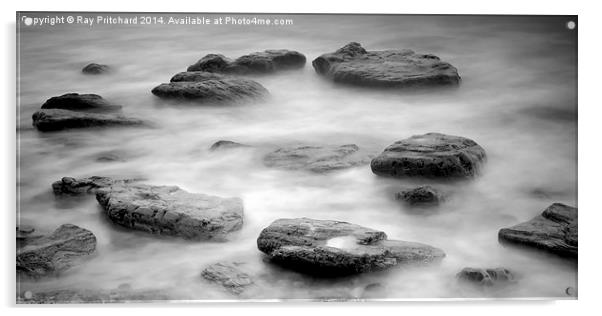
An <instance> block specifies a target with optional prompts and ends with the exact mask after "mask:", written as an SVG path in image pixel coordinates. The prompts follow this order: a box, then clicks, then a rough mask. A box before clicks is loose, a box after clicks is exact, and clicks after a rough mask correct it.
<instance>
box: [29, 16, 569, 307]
mask: <svg viewBox="0 0 602 316" xmlns="http://www.w3.org/2000/svg"><path fill="white" fill-rule="evenodd" d="M122 16H124V15H123V14H122ZM205 16H208V15H205ZM284 17H287V18H292V19H293V20H294V25H292V26H281V27H265V26H263V27H262V26H224V25H222V26H173V25H171V26H165V25H164V26H141V25H130V26H106V25H105V26H98V25H97V26H94V27H85V26H75V25H56V26H48V27H21V28H20V30H19V34H18V39H19V44H20V46H19V51H18V57H19V66H18V69H19V73H18V88H19V95H18V101H19V110H18V113H19V117H18V122H17V125H18V138H19V139H18V141H19V142H18V146H19V148H18V150H19V158H18V162H19V165H18V175H19V178H18V179H17V186H18V190H19V212H20V213H19V219H20V221H21V223H24V224H30V225H33V226H35V227H36V228H37V230H38V231H39V232H50V231H52V230H54V229H55V228H56V227H58V226H59V225H60V224H63V223H72V224H76V225H79V226H82V227H84V228H87V229H90V230H91V231H92V232H94V234H95V235H96V236H97V239H98V248H97V254H96V255H95V257H94V258H93V259H92V260H90V261H88V262H87V263H85V264H83V265H81V266H79V267H77V268H74V269H72V270H69V271H68V272H67V273H66V274H64V275H63V276H62V277H61V278H58V279H48V280H44V281H40V282H35V283H34V282H23V283H22V284H21V289H45V288H48V289H50V288H69V287H72V288H115V287H117V286H118V285H119V284H122V283H129V284H131V286H132V287H133V288H140V289H142V288H153V289H154V288H159V289H167V291H169V292H170V293H172V294H173V295H174V296H175V297H178V298H184V299H231V298H232V296H230V295H229V294H227V293H226V292H224V291H223V290H222V289H220V288H219V287H217V286H213V285H210V284H208V283H207V282H206V281H204V280H203V279H202V278H201V277H200V273H201V271H202V269H203V268H204V267H205V266H207V265H208V264H211V263H214V262H217V261H223V260H236V261H243V262H246V265H245V267H246V269H248V270H251V271H253V272H254V273H255V274H257V275H258V279H260V280H263V281H262V282H264V286H263V287H262V288H261V290H259V291H258V292H256V293H254V294H253V295H252V297H254V298H276V299H292V298H309V299H323V298H350V297H351V298H352V297H360V296H361V295H362V294H361V293H362V291H363V290H362V289H363V288H364V287H365V286H366V285H369V284H373V283H380V284H381V285H382V288H383V289H384V290H382V291H381V292H379V294H378V295H377V296H378V297H379V298H450V297H567V295H566V294H565V290H566V289H567V287H573V288H576V287H577V285H576V276H577V265H576V262H574V261H567V260H564V259H560V258H557V257H555V256H553V255H548V254H544V253H540V252H536V251H530V250H528V249H520V248H515V247H504V246H502V245H500V244H499V243H498V240H497V232H498V230H499V229H500V228H502V227H507V226H511V225H514V224H516V223H519V222H522V221H525V220H528V219H530V218H532V217H534V216H535V215H537V214H539V213H541V212H542V210H543V209H544V208H545V207H547V206H548V205H549V204H551V203H553V202H563V203H567V204H569V205H574V206H576V204H577V173H576V172H577V151H576V149H577V139H576V136H577V103H576V93H577V90H576V84H577V82H576V72H577V68H576V63H577V55H576V45H577V36H576V31H575V30H572V31H571V30H568V29H567V28H566V22H567V21H568V20H567V18H564V17H518V16H514V17H513V16H510V17H507V16H482V17H480V16H370V15H358V16H346V15H331V16H329V15H321V16H312V15H290V16H284ZM350 41H357V42H360V43H361V44H362V45H363V46H364V47H365V48H367V49H368V50H380V49H397V48H410V49H413V50H415V51H417V52H422V53H432V54H435V55H437V56H440V57H441V58H442V59H443V60H445V61H447V62H450V63H451V64H453V65H454V66H456V67H457V68H458V70H459V73H460V76H461V77H462V83H461V85H460V87H459V88H458V89H451V90H425V91H418V92H409V91H405V92H395V91H386V90H385V91H383V90H377V91H374V90H370V89H360V88H354V87H349V86H340V85H336V84H333V83H331V82H328V81H326V80H324V79H323V78H321V77H319V76H318V75H317V74H316V73H315V72H314V71H313V69H312V67H311V61H312V60H313V59H314V58H316V57H317V56H319V55H320V54H322V53H326V52H331V51H334V50H336V49H337V48H339V47H341V46H343V45H344V44H346V43H348V42H350ZM271 48H276V49H278V48H286V49H292V50H298V51H300V52H302V53H304V54H305V55H306V57H307V59H308V63H307V65H306V66H305V68H303V69H301V70H294V71H288V72H281V73H277V74H273V75H266V76H251V78H252V79H254V80H257V81H258V82H260V83H261V84H262V85H264V86H265V87H266V88H267V89H268V90H269V91H270V92H271V98H270V99H269V100H267V101H265V102H260V103H255V104H240V105H231V106H211V105H203V106H195V105H190V104H181V105H178V104H173V103H167V102H164V101H162V100H160V99H158V98H156V97H155V96H153V95H152V94H151V93H150V90H151V89H152V88H153V87H154V86H156V85H158V84H160V83H162V82H168V81H169V79H170V78H171V76H172V75H173V74H175V73H177V72H180V71H184V70H185V69H186V67H187V66H188V65H190V64H192V63H194V62H195V61H197V60H198V59H200V58H201V57H203V56H204V55H205V54H208V53H222V54H224V55H226V56H230V57H237V56H240V55H243V54H246V53H250V52H254V51H260V50H264V49H271ZM90 62H98V63H105V64H109V65H110V66H111V67H112V68H113V69H114V72H112V73H110V74H107V75H101V76H85V75H83V74H82V73H81V68H82V67H83V66H85V65H86V64H88V63H90ZM68 92H78V93H96V94H100V95H101V96H103V97H104V98H106V99H108V100H110V101H112V102H114V103H116V104H122V105H123V106H124V112H125V113H126V114H128V115H131V116H136V117H140V118H143V119H147V120H149V121H152V122H153V123H154V124H155V127H154V128H119V129H110V128H107V129H90V130H86V129H81V130H69V131H63V132H56V133H40V132H38V131H36V130H34V129H33V128H32V126H31V114H32V113H33V112H34V111H36V110H37V109H39V107H40V106H41V104H42V103H43V102H44V101H45V100H46V99H48V98H50V97H52V96H56V95H61V94H64V93H68ZM426 132H441V133H446V134H452V135H460V136H465V137H468V138H471V139H474V140H475V141H476V142H478V143H479V144H480V145H481V146H482V147H484V148H485V150H486V151H487V154H488V161H487V163H486V165H485V168H484V170H483V173H482V175H481V176H479V177H477V178H476V179H474V180H471V181H466V182H460V183H449V182H448V183H436V182H435V183H431V184H433V185H436V186H437V187H440V188H441V189H443V190H446V191H449V192H450V193H451V198H450V199H449V200H448V201H447V202H445V203H444V204H442V205H441V206H440V207H439V208H436V209H434V210H427V211H425V210H416V209H411V208H409V207H406V206H404V205H401V204H399V202H398V201H395V200H394V193H395V192H397V191H399V190H400V189H402V188H404V187H408V186H412V185H417V184H423V183H426V182H424V181H418V180H394V179H386V178H381V177H377V176H375V175H374V174H372V172H371V171H370V167H369V166H367V165H366V166H363V167H357V168H352V169H348V170H344V171H337V172H333V173H329V174H326V175H319V174H312V173H306V172H295V171H286V170H273V169H268V168H266V167H264V166H263V164H262V162H261V157H262V154H263V153H265V152H266V151H267V150H269V149H270V148H273V147H276V146H279V145H285V144H299V143H303V144H348V143H354V144H357V145H358V146H360V147H361V148H363V149H366V150H368V151H371V152H374V153H378V152H380V151H382V149H383V148H385V147H386V146H388V145H389V144H391V143H393V142H394V141H396V140H399V139H403V138H406V137H409V136H411V135H414V134H422V133H426ZM220 139H227V140H233V141H237V142H242V143H245V144H250V145H256V146H258V147H259V148H258V149H236V150H231V151H222V152H209V151H208V148H209V146H210V145H211V144H212V143H214V142H215V141H217V140H220ZM107 151H117V152H120V153H121V154H123V155H125V157H126V161H117V162H98V161H96V157H97V156H98V154H99V153H102V152H107ZM92 175H100V176H114V177H118V178H128V177H142V178H146V179H148V180H147V182H148V183H152V184H157V185H178V186H180V187H182V188H184V189H186V190H188V191H191V192H200V193H206V194H214V195H219V196H238V197H241V198H242V199H243V200H244V205H245V224H244V227H243V229H242V230H241V231H240V232H237V233H235V234H233V235H232V237H231V240H230V241H229V242H227V243H211V242H186V241H180V240H178V239H174V238H159V237H157V236H151V235H147V234H144V233H140V232H132V231H128V230H126V229H123V228H120V227H117V226H115V225H113V224H111V223H110V222H109V221H108V220H107V219H106V218H105V216H104V214H103V212H102V210H101V209H100V207H99V206H98V204H97V202H96V201H95V200H94V198H93V197H92V196H90V197H85V198H80V199H73V200H69V199H67V200H62V199H55V197H54V196H53V195H52V192H51V189H50V184H51V183H52V182H53V181H56V180H58V179H60V178H61V177H63V176H73V177H86V176H92ZM290 217H311V218H317V219H334V220H342V221H349V222H352V223H357V224H361V225H363V226H367V227H371V228H375V229H380V230H383V231H385V232H387V234H388V236H389V238H390V239H402V240H410V241H419V242H424V243H428V244H431V245H433V246H436V247H439V248H441V249H443V250H444V251H445V252H446V254H447V257H446V258H445V259H444V260H443V261H442V262H441V264H438V265H431V266H427V267H403V268H399V269H392V270H389V271H385V272H379V273H370V274H364V275H361V276H357V277H350V278H344V279H338V280H320V279H314V278H310V277H307V276H304V275H301V274H297V273H294V272H290V271H286V270H284V269H281V268H279V267H276V266H273V265H272V264H270V263H269V262H266V261H265V260H264V258H263V256H262V254H261V253H260V252H259V251H258V250H257V247H256V238H257V236H258V234H259V232H260V231H261V229H262V228H264V227H266V226H267V225H269V224H270V223H271V222H272V221H273V220H275V219H278V218H290ZM466 266H471V267H498V266H502V267H506V268H508V269H510V270H512V271H514V272H515V273H516V274H517V275H518V278H519V282H517V283H516V284H513V285H511V286H508V287H504V288H500V289H498V288H495V289H474V288H467V287H463V286H461V285H458V284H456V282H455V274H456V273H457V272H458V271H460V270H461V269H462V268H463V267H466Z"/></svg>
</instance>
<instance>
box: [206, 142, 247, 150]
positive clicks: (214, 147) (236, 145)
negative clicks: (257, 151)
mask: <svg viewBox="0 0 602 316" xmlns="http://www.w3.org/2000/svg"><path fill="white" fill-rule="evenodd" d="M243 147H249V145H245V144H241V143H237V142H233V141H229V140H218V141H217V142H215V143H213V145H211V147H210V148H209V150H211V151H215V150H222V149H231V148H243Z"/></svg>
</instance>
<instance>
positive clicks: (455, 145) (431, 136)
mask: <svg viewBox="0 0 602 316" xmlns="http://www.w3.org/2000/svg"><path fill="white" fill-rule="evenodd" d="M485 157H486V156H485V150H484V149H483V148H481V146H479V145H478V144H477V143H476V142H474V141H473V140H471V139H468V138H464V137H459V136H451V135H445V134H439V133H428V134H424V135H415V136H412V137H410V138H407V139H404V140H400V141H397V142H395V143H393V144H392V145H390V146H389V147H387V148H385V150H384V152H383V153H381V154H380V155H378V156H377V157H376V158H374V159H372V162H371V165H370V166H371V168H372V172H374V173H375V174H377V175H380V176H391V177H398V178H403V177H415V176H418V177H426V178H462V177H472V176H474V175H476V174H477V173H478V171H479V168H480V166H481V164H482V163H483V162H484V160H485Z"/></svg>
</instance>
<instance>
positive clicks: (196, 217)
mask: <svg viewBox="0 0 602 316" xmlns="http://www.w3.org/2000/svg"><path fill="white" fill-rule="evenodd" d="M96 199H97V200H98V202H99V203H100V205H101V206H102V207H103V208H104V209H105V211H106V213H107V216H108V218H109V219H110V220H111V221H113V222H114V223H116V224H118V225H121V226H124V227H128V228H132V229H136V230H141V231H145V232H149V233H152V234H160V235H170V236H178V237H182V238H185V239H193V240H208V239H213V240H223V239H225V237H226V235H227V234H228V233H230V232H233V231H236V230H239V229H240V228H241V227H242V224H243V204H242V200H241V199H239V198H221V197H217V196H211V195H206V194H199V193H189V192H186V191H184V190H182V189H180V188H179V187H177V186H153V185H146V184H129V183H114V184H112V185H111V186H110V187H105V188H101V189H99V190H97V191H96Z"/></svg>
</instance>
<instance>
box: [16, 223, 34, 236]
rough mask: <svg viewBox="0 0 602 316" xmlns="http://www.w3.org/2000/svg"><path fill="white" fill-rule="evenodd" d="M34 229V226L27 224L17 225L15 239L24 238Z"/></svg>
mask: <svg viewBox="0 0 602 316" xmlns="http://www.w3.org/2000/svg"><path fill="white" fill-rule="evenodd" d="M34 231H35V228H33V227H31V226H29V225H21V226H17V239H19V238H26V237H27V236H31V234H32V233H33V232H34Z"/></svg>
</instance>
